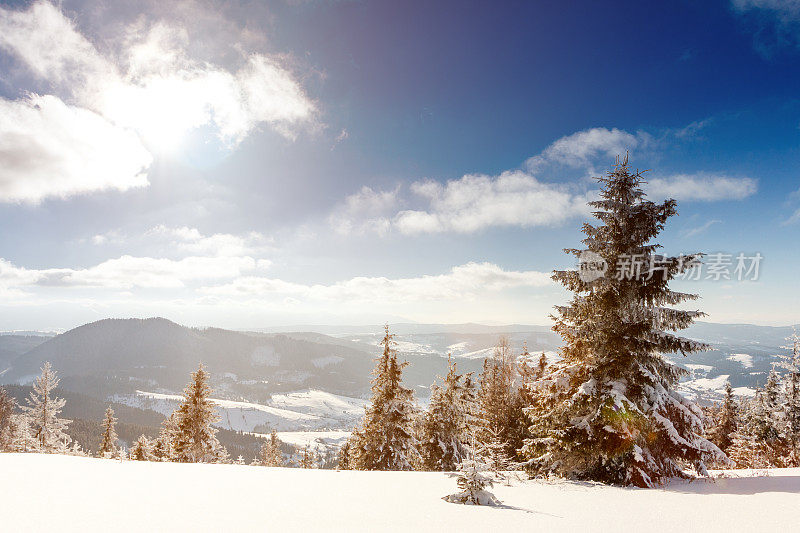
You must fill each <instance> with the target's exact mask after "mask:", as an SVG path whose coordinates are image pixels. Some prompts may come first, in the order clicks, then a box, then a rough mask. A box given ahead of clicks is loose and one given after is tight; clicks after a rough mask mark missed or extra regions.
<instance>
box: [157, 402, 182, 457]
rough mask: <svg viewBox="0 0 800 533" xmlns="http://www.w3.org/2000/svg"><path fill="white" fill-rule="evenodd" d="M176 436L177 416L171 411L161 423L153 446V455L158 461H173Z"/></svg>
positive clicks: (175, 412)
mask: <svg viewBox="0 0 800 533" xmlns="http://www.w3.org/2000/svg"><path fill="white" fill-rule="evenodd" d="M177 434H178V414H177V411H173V412H172V413H170V415H169V416H168V417H167V418H165V419H164V421H163V422H162V423H161V431H160V432H159V434H158V438H157V439H156V442H155V444H153V455H154V456H155V457H156V459H158V460H159V461H173V460H174V459H175V438H176V436H177Z"/></svg>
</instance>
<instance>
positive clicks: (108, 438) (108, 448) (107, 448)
mask: <svg viewBox="0 0 800 533" xmlns="http://www.w3.org/2000/svg"><path fill="white" fill-rule="evenodd" d="M116 423H117V419H116V418H114V410H113V409H111V406H110V405H109V406H108V408H107V409H106V415H105V418H104V419H103V434H102V435H101V436H100V451H99V455H100V457H114V455H115V454H116V453H117V432H116V431H115V429H114V426H115V425H116Z"/></svg>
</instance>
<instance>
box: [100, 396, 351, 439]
mask: <svg viewBox="0 0 800 533" xmlns="http://www.w3.org/2000/svg"><path fill="white" fill-rule="evenodd" d="M111 399H112V400H113V401H115V402H118V403H122V404H125V405H129V406H131V407H137V408H139V409H151V410H153V411H156V412H159V413H161V414H163V415H165V416H168V415H169V414H170V413H171V412H172V411H174V410H175V408H176V407H177V406H178V403H179V402H180V401H181V400H182V397H181V396H179V395H177V394H161V393H156V392H145V391H136V394H128V395H116V396H113V397H112V398H111ZM211 401H212V402H214V403H215V404H216V405H217V413H218V414H219V415H220V420H219V422H218V423H217V424H216V425H217V426H219V427H221V428H225V429H231V430H234V431H244V432H252V431H253V430H254V429H256V428H257V427H258V426H263V425H266V426H269V427H270V428H272V429H276V430H278V431H298V430H308V429H325V428H345V429H349V428H350V427H352V426H353V425H354V424H355V423H356V422H357V421H358V420H359V419H360V418H361V416H362V415H363V414H364V404H365V401H364V400H361V399H357V398H348V397H346V396H339V395H336V394H331V393H328V392H323V391H317V390H310V391H300V392H293V393H289V394H276V395H273V396H272V398H271V399H270V402H269V404H268V405H263V404H258V403H250V402H237V401H232V400H221V399H212V400H211Z"/></svg>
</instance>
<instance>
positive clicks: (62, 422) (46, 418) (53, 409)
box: [22, 362, 72, 453]
mask: <svg viewBox="0 0 800 533" xmlns="http://www.w3.org/2000/svg"><path fill="white" fill-rule="evenodd" d="M41 370H42V373H41V375H39V376H38V377H37V378H36V380H35V381H34V382H33V391H32V392H31V394H30V397H29V398H27V399H26V403H27V404H28V405H26V406H23V407H22V411H23V413H24V416H25V417H26V419H27V424H28V426H29V427H30V429H31V433H32V436H33V438H34V439H35V440H36V445H37V447H38V449H39V450H40V451H42V452H45V453H63V452H66V451H67V450H68V449H69V448H68V447H69V443H70V441H71V440H72V439H71V438H70V437H69V435H67V433H66V431H67V426H69V423H70V422H71V420H66V419H62V418H59V417H58V415H59V414H61V410H62V409H63V408H64V405H65V404H66V403H67V402H66V400H64V399H63V398H55V397H53V390H54V389H55V388H56V387H58V382H59V380H58V377H57V376H56V372H55V371H54V370H53V368H52V367H51V366H50V363H49V362H45V364H44V366H43V367H42V369H41Z"/></svg>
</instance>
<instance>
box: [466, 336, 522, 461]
mask: <svg viewBox="0 0 800 533" xmlns="http://www.w3.org/2000/svg"><path fill="white" fill-rule="evenodd" d="M515 366H516V362H515V357H514V355H513V354H512V352H511V347H510V345H509V343H508V339H506V338H505V337H501V338H500V341H499V342H498V344H497V346H496V347H495V349H494V353H493V354H492V357H487V358H486V359H485V360H484V362H483V371H482V372H481V375H480V388H479V389H478V405H477V408H478V410H477V412H476V421H475V433H474V435H475V439H476V441H477V442H478V443H479V445H480V446H481V447H482V448H483V449H485V450H486V453H487V456H486V457H484V459H485V460H487V461H488V462H489V463H490V464H492V465H494V466H495V467H496V468H497V469H498V470H505V469H507V468H508V467H509V466H510V465H511V463H512V462H513V461H514V459H515V457H516V450H517V448H518V447H519V446H521V445H522V439H521V438H520V436H521V435H522V434H524V433H522V432H523V431H524V427H525V414H524V412H523V406H522V405H521V404H520V403H519V401H518V399H517V391H516V390H515V387H514V378H515V372H516V370H515Z"/></svg>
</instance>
